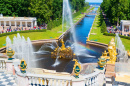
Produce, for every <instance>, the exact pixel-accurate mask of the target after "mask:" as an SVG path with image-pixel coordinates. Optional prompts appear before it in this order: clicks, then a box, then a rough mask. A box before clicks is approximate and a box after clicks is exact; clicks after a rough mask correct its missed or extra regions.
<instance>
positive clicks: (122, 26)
mask: <svg viewBox="0 0 130 86" xmlns="http://www.w3.org/2000/svg"><path fill="white" fill-rule="evenodd" d="M122 35H124V24H123V23H122Z"/></svg>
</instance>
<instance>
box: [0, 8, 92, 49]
mask: <svg viewBox="0 0 130 86" xmlns="http://www.w3.org/2000/svg"><path fill="white" fill-rule="evenodd" d="M92 9H94V8H92ZM83 16H84V14H80V15H78V16H76V17H75V18H73V23H76V22H77V21H78V20H79V19H81V18H82V17H83ZM64 25H65V24H64ZM65 31H66V27H65V28H64V32H65ZM59 32H62V25H59V26H58V27H55V28H52V30H47V31H46V32H30V33H20V35H21V36H24V37H25V39H27V37H29V38H30V39H31V40H41V39H54V38H56V37H57V36H60V35H61V34H62V33H59ZM8 36H9V38H10V39H11V40H12V39H13V37H14V36H17V34H12V35H8ZM6 37H7V36H3V37H0V48H1V47H3V44H5V43H6Z"/></svg>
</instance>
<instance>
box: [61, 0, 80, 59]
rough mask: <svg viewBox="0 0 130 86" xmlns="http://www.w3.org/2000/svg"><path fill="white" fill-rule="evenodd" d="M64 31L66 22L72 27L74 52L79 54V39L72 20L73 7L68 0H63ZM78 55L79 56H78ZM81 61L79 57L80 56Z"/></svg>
mask: <svg viewBox="0 0 130 86" xmlns="http://www.w3.org/2000/svg"><path fill="white" fill-rule="evenodd" d="M62 13H63V14H62V18H63V19H62V31H64V24H65V22H66V26H68V27H70V28H71V33H72V38H73V41H74V44H75V45H74V49H75V50H74V53H75V55H76V56H77V53H78V48H77V44H78V42H77V39H76V33H75V28H74V24H73V21H72V13H71V9H70V6H69V1H68V0H63V12H62ZM77 57H78V56H77ZM78 61H79V58H78Z"/></svg>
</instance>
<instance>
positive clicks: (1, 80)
mask: <svg viewBox="0 0 130 86" xmlns="http://www.w3.org/2000/svg"><path fill="white" fill-rule="evenodd" d="M0 86H17V85H16V83H15V80H14V76H13V75H12V74H5V73H4V72H0Z"/></svg>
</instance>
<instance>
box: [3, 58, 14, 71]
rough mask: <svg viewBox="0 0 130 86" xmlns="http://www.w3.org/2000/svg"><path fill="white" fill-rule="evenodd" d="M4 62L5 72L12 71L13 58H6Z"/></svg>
mask: <svg viewBox="0 0 130 86" xmlns="http://www.w3.org/2000/svg"><path fill="white" fill-rule="evenodd" d="M5 63H6V71H5V73H13V66H12V64H13V60H6V61H5Z"/></svg>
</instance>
